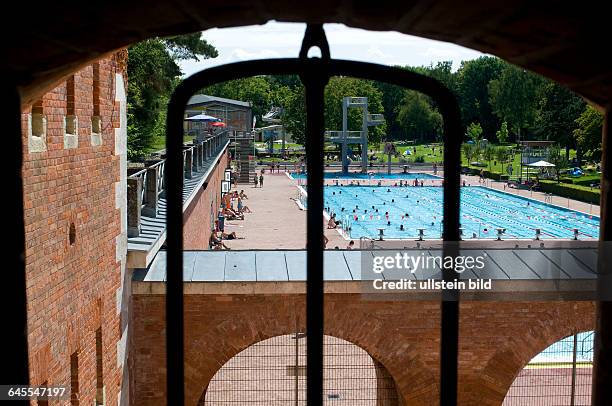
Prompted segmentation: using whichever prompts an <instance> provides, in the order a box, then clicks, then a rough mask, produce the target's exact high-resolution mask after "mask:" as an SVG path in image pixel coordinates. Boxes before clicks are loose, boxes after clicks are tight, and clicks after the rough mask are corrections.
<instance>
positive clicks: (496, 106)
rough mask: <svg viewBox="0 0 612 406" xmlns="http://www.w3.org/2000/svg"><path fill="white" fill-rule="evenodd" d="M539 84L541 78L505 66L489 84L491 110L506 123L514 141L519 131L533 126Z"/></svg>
mask: <svg viewBox="0 0 612 406" xmlns="http://www.w3.org/2000/svg"><path fill="white" fill-rule="evenodd" d="M541 83H542V78H541V77H539V76H537V75H535V74H533V73H531V72H528V71H526V70H524V69H522V68H518V67H516V66H513V65H508V64H507V65H506V67H505V68H504V70H503V71H502V73H501V75H500V76H499V78H498V79H493V80H491V82H489V97H490V102H491V106H492V108H493V111H494V112H495V114H496V115H497V116H498V117H499V118H500V119H501V120H504V121H507V122H508V123H509V124H510V128H511V129H512V131H513V132H514V133H515V134H516V136H517V141H518V140H520V138H521V131H522V130H523V129H526V128H530V127H531V126H532V125H533V123H534V120H535V117H536V107H537V102H538V94H539V88H540V85H541Z"/></svg>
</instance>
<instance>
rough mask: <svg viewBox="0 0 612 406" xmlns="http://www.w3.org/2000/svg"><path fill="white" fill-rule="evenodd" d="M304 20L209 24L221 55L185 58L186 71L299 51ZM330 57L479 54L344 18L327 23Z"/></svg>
mask: <svg viewBox="0 0 612 406" xmlns="http://www.w3.org/2000/svg"><path fill="white" fill-rule="evenodd" d="M305 28H306V25H305V24H301V23H300V24H298V23H279V22H274V21H271V22H269V23H267V24H264V25H252V26H245V27H235V28H213V29H210V30H207V31H204V32H203V38H205V39H206V40H207V41H209V42H210V43H211V44H212V45H214V46H215V47H216V48H217V50H218V51H219V56H218V57H217V58H214V59H205V60H202V61H183V62H181V68H182V70H183V72H184V73H185V74H186V75H190V74H193V73H195V72H197V71H199V70H202V69H206V68H209V67H212V66H218V65H223V64H226V63H231V62H238V61H245V60H252V59H262V58H289V57H297V56H298V54H299V49H300V46H301V43H302V37H303V35H304V30H305ZM324 28H325V32H326V34H327V38H328V42H329V45H330V52H331V55H332V57H333V58H339V59H349V60H358V61H364V62H373V63H380V64H383V65H412V66H421V65H429V64H432V63H433V64H435V63H437V62H440V61H446V60H451V61H453V68H454V69H457V68H458V67H459V64H460V62H461V61H462V60H467V59H474V58H477V57H479V56H481V55H482V54H481V53H480V52H478V51H474V50H471V49H468V48H463V47H460V46H458V45H454V44H450V43H445V42H440V41H434V40H430V39H425V38H419V37H414V36H410V35H405V34H401V33H398V32H392V31H388V32H378V31H367V30H362V29H358V28H350V27H347V26H345V25H342V24H325V26H324Z"/></svg>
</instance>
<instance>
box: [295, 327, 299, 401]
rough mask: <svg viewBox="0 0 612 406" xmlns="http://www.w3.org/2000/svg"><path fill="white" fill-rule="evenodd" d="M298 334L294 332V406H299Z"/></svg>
mask: <svg viewBox="0 0 612 406" xmlns="http://www.w3.org/2000/svg"><path fill="white" fill-rule="evenodd" d="M299 372H300V332H299V331H297V329H296V330H295V406H299V404H300V376H299Z"/></svg>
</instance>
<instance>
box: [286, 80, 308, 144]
mask: <svg viewBox="0 0 612 406" xmlns="http://www.w3.org/2000/svg"><path fill="white" fill-rule="evenodd" d="M305 105H306V95H305V93H304V88H303V87H297V88H295V89H293V90H290V91H289V93H288V95H287V98H286V100H285V104H284V105H283V114H282V117H281V120H282V123H283V126H284V128H285V130H286V131H287V132H288V133H289V134H291V138H292V139H293V141H294V142H296V143H298V144H302V145H305V144H306V110H305V108H304V106H305Z"/></svg>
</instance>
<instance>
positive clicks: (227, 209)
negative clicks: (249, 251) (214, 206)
mask: <svg viewBox="0 0 612 406" xmlns="http://www.w3.org/2000/svg"><path fill="white" fill-rule="evenodd" d="M247 199H248V197H247V195H246V193H244V190H241V191H240V192H238V191H234V192H231V193H226V194H225V195H224V196H223V200H222V202H221V209H220V214H221V216H220V219H218V220H216V221H215V228H214V229H213V230H212V232H211V234H210V239H209V246H210V249H213V250H223V249H226V250H228V249H229V247H228V246H227V245H225V243H224V242H223V241H224V240H236V239H239V238H240V237H238V235H237V234H236V232H235V231H232V232H231V233H226V232H225V231H224V229H225V224H224V221H225V220H244V215H245V213H252V210H251V209H250V208H249V206H247V205H245V204H244V200H247ZM234 203H235V204H234Z"/></svg>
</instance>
